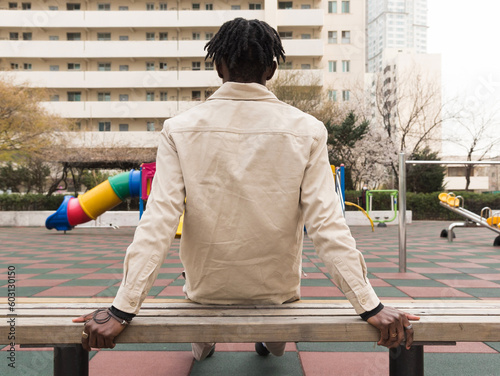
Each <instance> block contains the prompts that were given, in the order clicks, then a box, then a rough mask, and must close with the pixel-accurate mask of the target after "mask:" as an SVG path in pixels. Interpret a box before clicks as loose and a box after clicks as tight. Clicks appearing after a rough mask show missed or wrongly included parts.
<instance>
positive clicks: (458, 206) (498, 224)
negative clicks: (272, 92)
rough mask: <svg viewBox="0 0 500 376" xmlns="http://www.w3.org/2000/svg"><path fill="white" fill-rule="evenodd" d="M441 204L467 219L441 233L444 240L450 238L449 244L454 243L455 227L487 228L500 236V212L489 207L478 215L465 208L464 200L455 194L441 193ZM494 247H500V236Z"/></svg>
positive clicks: (494, 242) (453, 224)
mask: <svg viewBox="0 0 500 376" xmlns="http://www.w3.org/2000/svg"><path fill="white" fill-rule="evenodd" d="M439 204H440V205H441V206H443V207H445V208H446V209H448V210H451V211H452V212H454V213H457V214H459V215H461V216H462V217H465V221H464V222H455V223H452V224H451V225H450V226H448V229H443V231H441V237H442V238H448V241H449V242H452V241H453V238H454V237H455V234H454V232H453V230H454V228H455V227H485V228H487V229H489V230H491V231H493V232H496V233H497V234H500V211H492V210H491V209H490V208H489V207H484V208H483V209H481V214H480V215H477V214H475V213H473V212H471V211H469V210H467V209H465V208H464V198H463V197H462V196H455V194H454V193H453V192H450V193H446V192H443V193H440V194H439ZM493 246H495V247H498V246H500V236H497V237H496V238H495V240H494V241H493Z"/></svg>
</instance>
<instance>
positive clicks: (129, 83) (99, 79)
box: [0, 70, 222, 89]
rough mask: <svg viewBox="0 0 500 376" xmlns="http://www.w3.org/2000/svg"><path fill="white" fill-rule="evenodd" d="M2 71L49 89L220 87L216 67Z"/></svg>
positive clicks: (16, 79) (15, 80)
mask: <svg viewBox="0 0 500 376" xmlns="http://www.w3.org/2000/svg"><path fill="white" fill-rule="evenodd" d="M0 75H3V76H7V77H11V78H12V79H13V81H14V83H16V84H18V85H20V84H24V83H26V82H29V83H30V84H31V85H33V86H35V87H45V88H50V89H80V88H84V89H101V88H106V89H121V88H128V89H135V88H139V89H144V88H190V87H193V88H199V87H219V86H220V85H221V83H222V81H221V79H220V78H219V77H218V76H217V72H216V71H214V70H213V71H191V70H186V71H182V70H181V71H177V70H174V71H127V72H120V71H111V72H100V71H57V72H53V71H14V72H13V71H10V72H1V74H0Z"/></svg>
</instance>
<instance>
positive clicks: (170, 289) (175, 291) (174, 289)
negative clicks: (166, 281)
mask: <svg viewBox="0 0 500 376" xmlns="http://www.w3.org/2000/svg"><path fill="white" fill-rule="evenodd" d="M184 295H185V294H184V292H183V291H182V286H167V287H165V288H164V289H163V290H162V291H161V292H160V293H159V294H158V296H184Z"/></svg>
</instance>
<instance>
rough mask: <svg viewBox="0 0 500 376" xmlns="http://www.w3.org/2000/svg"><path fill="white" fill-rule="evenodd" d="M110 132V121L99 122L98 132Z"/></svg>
mask: <svg viewBox="0 0 500 376" xmlns="http://www.w3.org/2000/svg"><path fill="white" fill-rule="evenodd" d="M110 130H111V122H110V121H100V122H99V132H109V131H110Z"/></svg>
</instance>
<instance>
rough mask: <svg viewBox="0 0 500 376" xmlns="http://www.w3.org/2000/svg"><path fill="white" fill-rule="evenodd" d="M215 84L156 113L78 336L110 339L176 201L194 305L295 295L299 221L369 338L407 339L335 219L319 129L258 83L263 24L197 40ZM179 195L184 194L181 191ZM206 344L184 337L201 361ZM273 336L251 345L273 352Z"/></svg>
mask: <svg viewBox="0 0 500 376" xmlns="http://www.w3.org/2000/svg"><path fill="white" fill-rule="evenodd" d="M205 48H206V49H207V58H208V59H212V60H213V61H214V62H215V65H216V68H217V72H218V74H219V77H221V78H222V80H223V85H222V86H221V87H220V88H219V89H218V90H217V91H216V92H215V93H214V94H213V95H212V96H211V97H210V98H209V99H208V100H207V101H206V102H205V103H203V104H200V105H199V106H196V107H194V108H193V109H191V110H189V111H186V112H184V113H183V114H180V115H178V116H176V117H174V118H171V119H168V120H167V121H165V124H164V127H163V131H162V132H161V136H160V137H161V139H160V145H159V148H158V155H157V164H156V175H155V178H154V181H153V187H152V192H151V195H150V196H149V201H148V208H147V210H146V212H145V214H144V216H143V217H142V220H141V222H140V224H139V226H138V227H137V230H136V232H135V237H134V240H133V242H132V244H131V245H130V246H129V248H128V249H127V253H126V256H125V261H124V273H123V274H124V276H123V281H122V284H121V286H120V288H119V290H118V293H117V295H116V298H115V300H114V302H113V305H112V307H111V308H110V309H108V310H105V311H99V312H94V313H91V314H88V315H84V316H82V317H80V318H78V319H75V320H74V321H75V322H86V325H85V327H84V331H83V334H82V344H83V347H84V348H85V349H87V350H90V348H91V347H97V348H101V347H111V348H112V347H114V338H115V337H116V336H117V335H118V334H119V333H121V331H122V330H123V329H124V328H125V324H126V323H127V322H129V321H130V320H131V319H132V318H133V317H134V316H135V314H137V313H138V311H139V308H140V306H141V304H142V302H143V300H144V298H145V297H146V296H147V294H148V291H149V290H150V288H151V286H152V285H153V283H154V281H155V279H156V277H157V275H158V273H159V270H160V267H161V264H162V263H163V260H164V259H165V257H166V255H167V252H168V250H169V248H170V245H171V242H172V239H173V238H174V236H175V233H176V229H177V225H178V222H179V217H180V215H181V214H182V212H183V211H184V210H185V217H184V227H183V232H182V239H181V248H180V259H181V261H182V264H183V266H184V268H185V278H186V283H185V286H184V291H185V294H186V296H187V297H188V298H189V299H191V300H192V301H195V302H199V303H202V304H224V305H229V304H252V305H253V304H283V303H287V302H292V301H295V300H298V299H299V298H300V274H301V260H302V242H303V233H304V232H303V226H304V223H305V225H306V227H307V230H308V234H309V236H310V237H311V239H312V241H313V243H314V246H315V249H316V251H317V253H318V255H319V257H320V258H321V259H322V260H323V262H324V263H325V265H326V267H327V268H328V271H329V272H330V274H331V276H332V278H333V279H334V280H335V282H336V284H337V286H339V287H340V288H341V289H342V291H343V292H344V294H345V295H346V297H347V298H348V299H349V301H350V302H351V303H352V305H353V306H354V308H355V310H356V312H357V313H359V314H360V315H361V318H363V319H364V320H367V321H368V322H369V323H370V324H372V325H373V326H375V327H376V328H378V329H379V330H380V333H381V337H380V341H379V344H380V345H384V346H387V347H396V346H398V345H399V344H400V343H401V342H402V341H403V339H404V338H405V334H406V338H407V341H406V345H407V347H408V348H409V347H410V346H411V343H412V341H413V329H412V326H411V324H410V322H409V321H408V319H416V317H413V316H411V315H407V314H404V313H402V312H399V311H397V310H395V309H394V308H390V307H384V306H383V305H382V304H381V303H380V300H379V299H378V297H377V295H376V294H375V292H374V290H373V288H372V286H371V285H370V283H369V281H368V279H367V277H366V274H367V271H366V265H365V262H364V259H363V256H362V255H361V253H360V252H359V251H358V250H357V249H356V245H355V241H354V239H353V238H352V236H351V234H350V231H349V229H348V227H347V225H346V223H345V220H344V218H343V216H342V212H341V208H340V205H339V201H338V198H337V196H336V194H335V189H334V182H333V176H332V173H331V170H330V165H329V162H328V155H327V154H328V153H327V145H326V139H327V132H326V129H325V127H324V125H323V124H322V123H321V122H320V121H318V120H317V119H315V118H314V117H312V116H309V115H307V114H305V113H303V112H301V111H299V110H298V109H296V108H294V107H292V106H289V105H287V104H285V103H283V102H280V101H279V100H278V99H277V98H276V97H275V96H274V95H273V94H272V93H271V92H270V91H269V90H268V89H267V88H266V87H265V84H266V81H268V80H270V79H271V77H272V76H273V74H274V72H275V70H276V67H277V63H279V62H280V61H285V53H284V51H283V47H282V45H281V41H280V38H279V36H278V34H277V32H276V31H275V30H274V29H273V28H271V27H270V26H269V25H268V24H267V23H265V22H262V21H258V20H251V21H248V20H245V19H242V18H237V19H235V20H233V21H229V22H226V23H225V24H224V25H222V27H221V28H220V30H219V32H218V33H217V34H216V35H215V36H214V37H213V38H212V40H210V42H208V43H207V45H206V47H205ZM186 196H187V197H188V199H187V202H185V197H186ZM214 349H215V344H213V343H198V344H193V355H194V357H195V358H196V359H197V360H202V359H204V358H205V357H207V356H210V355H211V354H213V352H214ZM284 349H285V344H284V343H269V342H267V343H265V344H263V343H257V344H256V350H257V352H258V353H259V354H260V355H267V354H269V352H271V353H272V354H274V355H277V356H280V355H282V354H283V353H284Z"/></svg>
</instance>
